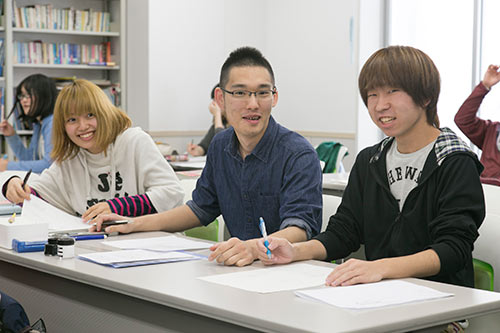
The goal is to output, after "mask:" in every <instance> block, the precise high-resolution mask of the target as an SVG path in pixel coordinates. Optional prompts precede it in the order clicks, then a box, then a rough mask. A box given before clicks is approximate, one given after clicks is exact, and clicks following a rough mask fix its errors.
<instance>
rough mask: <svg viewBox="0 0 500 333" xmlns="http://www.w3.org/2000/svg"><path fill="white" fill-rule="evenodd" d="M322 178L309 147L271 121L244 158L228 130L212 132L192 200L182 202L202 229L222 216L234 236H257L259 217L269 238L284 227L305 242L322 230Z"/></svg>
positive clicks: (300, 138) (306, 143)
mask: <svg viewBox="0 0 500 333" xmlns="http://www.w3.org/2000/svg"><path fill="white" fill-rule="evenodd" d="M321 182H322V175H321V169H320V164H319V159H318V155H317V153H316V151H315V150H314V149H313V147H312V146H311V145H310V144H309V142H307V140H306V139H304V138H303V137H302V136H300V135H299V134H297V133H295V132H292V131H290V130H288V129H286V128H284V127H283V126H281V125H279V124H277V123H276V121H275V120H274V119H273V118H272V117H271V118H270V120H269V125H268V127H267V129H266V132H265V133H264V136H263V137H262V139H261V140H260V142H259V143H258V144H257V146H256V147H255V149H254V150H253V152H252V153H251V154H250V155H248V156H247V157H246V158H245V160H243V159H242V158H241V155H240V154H239V152H238V140H237V138H236V135H235V133H234V129H233V128H232V127H230V128H228V129H226V130H224V131H222V132H221V133H219V134H217V135H216V136H215V137H214V139H213V140H212V143H211V144H210V146H209V148H208V153H207V162H206V165H205V168H204V169H203V173H202V174H201V177H200V179H199V180H198V183H197V184H196V189H195V190H194V191H193V200H190V201H188V202H187V205H188V206H189V207H190V208H191V210H192V211H193V212H194V214H195V215H196V216H197V217H198V219H199V220H200V222H201V223H202V224H203V225H208V224H209V223H210V222H212V221H213V220H214V219H215V218H217V216H219V215H220V214H222V216H223V217H224V222H225V223H226V226H227V228H228V230H229V232H230V234H231V236H233V237H238V238H240V239H242V240H247V239H253V238H260V237H262V235H261V233H260V230H259V217H260V216H262V217H263V218H264V220H265V222H266V227H267V232H268V234H271V233H273V232H276V231H278V230H281V229H284V228H286V227H288V226H297V227H300V228H302V229H304V230H305V231H306V233H307V236H308V238H310V237H312V236H315V235H316V234H318V232H319V231H320V228H321V216H322V214H321V209H322V192H321V191H322V184H321Z"/></svg>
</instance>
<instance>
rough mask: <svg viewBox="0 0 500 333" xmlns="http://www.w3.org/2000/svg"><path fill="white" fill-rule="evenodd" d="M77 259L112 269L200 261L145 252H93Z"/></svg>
mask: <svg viewBox="0 0 500 333" xmlns="http://www.w3.org/2000/svg"><path fill="white" fill-rule="evenodd" d="M78 258H79V259H82V260H86V261H90V262H94V263H96V264H100V265H105V266H111V267H114V268H122V267H132V266H142V265H151V264H162V263H167V262H177V261H186V260H197V259H201V257H200V256H196V255H192V254H189V253H185V252H154V251H147V250H121V251H108V252H94V253H87V254H82V255H79V256H78Z"/></svg>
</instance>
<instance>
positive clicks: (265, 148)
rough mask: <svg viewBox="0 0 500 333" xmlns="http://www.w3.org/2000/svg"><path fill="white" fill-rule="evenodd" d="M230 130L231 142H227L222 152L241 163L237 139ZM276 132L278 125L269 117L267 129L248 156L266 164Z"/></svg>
mask: <svg viewBox="0 0 500 333" xmlns="http://www.w3.org/2000/svg"><path fill="white" fill-rule="evenodd" d="M231 130H232V131H233V133H232V136H231V140H230V141H229V143H228V145H227V146H226V148H224V151H225V152H227V153H228V154H229V155H231V156H232V157H233V158H234V159H236V160H238V161H242V158H241V155H240V152H239V149H238V146H239V142H238V138H237V137H236V133H235V132H234V128H232V127H231ZM277 131H278V124H277V123H276V121H275V120H274V118H273V117H272V116H270V117H269V123H268V124H267V128H266V131H265V132H264V135H263V136H262V138H261V139H260V141H259V143H258V144H257V146H255V148H254V150H253V151H252V152H251V153H250V155H253V156H255V157H256V158H258V159H259V160H261V161H262V162H264V163H266V162H267V161H268V160H269V154H270V153H271V150H272V147H273V145H272V143H273V140H274V138H275V137H276V133H277ZM250 155H248V156H250Z"/></svg>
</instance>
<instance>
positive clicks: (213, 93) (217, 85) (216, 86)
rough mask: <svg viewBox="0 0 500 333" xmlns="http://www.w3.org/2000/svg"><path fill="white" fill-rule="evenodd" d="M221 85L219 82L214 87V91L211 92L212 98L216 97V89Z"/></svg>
mask: <svg viewBox="0 0 500 333" xmlns="http://www.w3.org/2000/svg"><path fill="white" fill-rule="evenodd" d="M218 87H219V84H218V83H217V84H216V85H215V86H214V87H213V88H212V91H211V92H210V99H214V98H215V89H217V88H218Z"/></svg>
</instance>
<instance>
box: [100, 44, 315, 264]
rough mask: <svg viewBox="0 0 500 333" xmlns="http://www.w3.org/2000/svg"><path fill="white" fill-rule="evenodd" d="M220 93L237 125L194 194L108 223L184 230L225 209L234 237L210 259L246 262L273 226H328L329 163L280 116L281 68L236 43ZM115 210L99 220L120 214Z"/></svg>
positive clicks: (302, 232) (279, 229) (292, 230)
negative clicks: (277, 75)
mask: <svg viewBox="0 0 500 333" xmlns="http://www.w3.org/2000/svg"><path fill="white" fill-rule="evenodd" d="M215 100H216V101H217V104H218V105H219V107H220V108H221V110H223V111H224V112H225V114H226V116H227V119H228V122H229V124H230V125H231V127H230V128H228V129H227V130H225V131H223V132H221V133H220V134H219V135H217V136H216V137H215V138H214V140H213V141H212V143H211V145H210V149H209V151H208V155H207V163H206V166H205V168H204V170H203V173H202V175H201V177H200V179H199V180H198V182H197V184H196V189H195V190H194V191H193V195H192V197H193V200H191V201H188V202H187V204H186V205H183V206H181V207H178V208H175V209H172V210H170V211H167V212H164V213H160V214H155V215H150V216H143V217H139V218H136V219H134V223H130V224H127V225H121V226H111V227H107V228H106V232H109V233H111V232H115V231H119V232H122V233H128V232H135V231H147V230H165V231H171V232H174V231H183V230H186V229H190V228H193V227H196V226H200V225H208V224H209V223H211V222H212V221H213V220H214V219H215V218H217V217H218V216H219V215H220V214H222V215H223V217H224V222H225V224H226V226H227V228H228V230H229V233H230V234H231V236H233V238H231V239H230V240H229V241H227V242H223V243H219V244H216V245H214V246H213V247H212V248H211V250H212V251H213V252H212V254H211V255H210V257H209V259H210V260H217V261H218V262H220V263H224V264H225V265H237V266H244V265H248V264H251V263H252V262H253V261H254V260H255V258H256V257H257V247H256V243H257V239H258V238H260V237H262V236H261V232H260V230H259V217H261V216H262V217H263V218H264V220H265V222H266V224H267V231H268V232H269V233H274V234H275V235H277V236H281V237H284V238H286V239H288V240H289V241H291V242H297V241H305V240H307V239H309V238H310V237H311V236H314V235H315V234H317V233H318V231H319V230H320V226H321V215H322V214H321V201H322V196H321V193H322V192H321V191H322V189H321V180H322V177H321V169H320V165H319V159H318V155H317V154H316V151H315V150H314V148H313V147H312V146H311V145H310V144H309V142H307V140H306V139H304V138H303V137H302V136H300V135H299V134H297V133H295V132H292V131H290V130H288V129H286V128H284V127H283V126H281V125H279V124H278V123H276V121H275V120H274V119H273V117H272V116H271V110H272V108H273V107H274V106H276V104H277V103H278V91H277V90H276V86H275V80H274V73H273V70H272V68H271V65H270V64H269V62H268V61H267V60H266V59H265V58H264V57H263V56H262V54H261V53H260V52H259V51H258V50H257V49H254V48H250V47H243V48H239V49H237V50H235V51H233V52H232V53H231V54H230V55H229V58H227V60H226V62H225V63H224V65H223V66H222V69H221V74H220V87H218V88H217V89H216V90H215ZM119 218H121V217H119V216H117V215H115V214H110V215H106V216H102V217H100V218H98V219H97V220H96V223H97V230H100V225H101V223H102V221H103V220H104V221H106V220H113V219H119Z"/></svg>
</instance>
